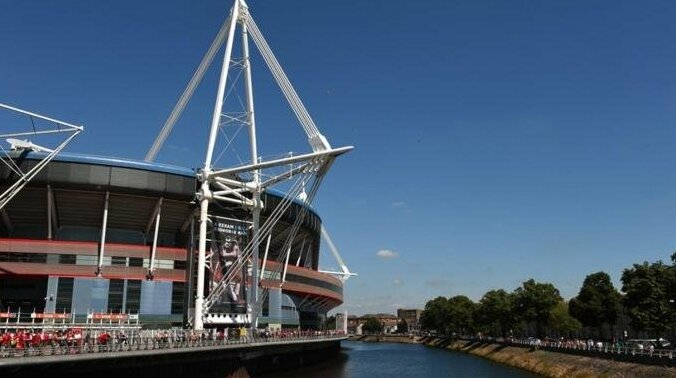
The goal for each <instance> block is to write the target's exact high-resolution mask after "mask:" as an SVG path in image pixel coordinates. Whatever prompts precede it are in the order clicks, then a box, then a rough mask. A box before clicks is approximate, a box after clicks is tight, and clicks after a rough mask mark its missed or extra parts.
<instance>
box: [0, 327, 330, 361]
mask: <svg viewBox="0 0 676 378" xmlns="http://www.w3.org/2000/svg"><path fill="white" fill-rule="evenodd" d="M340 335H342V331H319V330H300V329H280V330H275V331H271V330H263V329H262V330H257V331H255V332H254V334H251V333H250V332H249V330H248V329H247V328H244V327H241V328H221V329H216V328H213V329H205V330H203V331H193V330H190V329H179V328H172V329H163V330H140V329H114V328H111V329H82V328H79V327H72V328H66V329H57V330H48V329H47V330H46V329H7V330H4V331H2V333H0V357H8V356H9V354H7V352H11V351H28V350H32V351H44V350H45V349H50V348H51V349H50V352H49V353H50V354H54V353H55V352H54V350H55V348H58V351H59V352H58V353H61V354H65V353H69V354H70V353H88V352H97V351H115V350H134V349H155V348H179V347H194V346H200V345H215V344H216V345H217V344H226V343H229V342H234V341H236V342H238V343H246V342H256V341H270V340H274V339H306V338H314V337H326V336H340ZM35 354H39V353H33V355H35ZM12 356H13V357H14V356H15V355H14V354H12Z"/></svg>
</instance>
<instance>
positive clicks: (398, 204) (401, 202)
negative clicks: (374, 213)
mask: <svg viewBox="0 0 676 378" xmlns="http://www.w3.org/2000/svg"><path fill="white" fill-rule="evenodd" d="M404 206H406V202H404V201H397V202H392V207H404Z"/></svg>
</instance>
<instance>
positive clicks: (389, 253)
mask: <svg viewBox="0 0 676 378" xmlns="http://www.w3.org/2000/svg"><path fill="white" fill-rule="evenodd" d="M376 256H378V257H381V258H383V259H391V258H395V257H397V256H399V254H398V253H397V252H394V251H393V250H391V249H381V250H380V251H378V252H376Z"/></svg>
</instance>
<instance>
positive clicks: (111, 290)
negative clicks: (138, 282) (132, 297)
mask: <svg viewBox="0 0 676 378" xmlns="http://www.w3.org/2000/svg"><path fill="white" fill-rule="evenodd" d="M123 301H124V280H113V279H111V280H110V284H109V286H108V312H117V313H119V312H122V310H123V307H124V306H123Z"/></svg>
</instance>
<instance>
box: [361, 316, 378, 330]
mask: <svg viewBox="0 0 676 378" xmlns="http://www.w3.org/2000/svg"><path fill="white" fill-rule="evenodd" d="M362 331H364V332H367V333H381V332H383V324H382V323H381V322H380V320H378V319H376V318H372V317H371V318H366V322H365V323H364V325H363V326H362Z"/></svg>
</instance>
